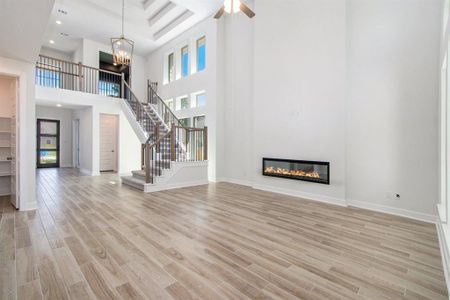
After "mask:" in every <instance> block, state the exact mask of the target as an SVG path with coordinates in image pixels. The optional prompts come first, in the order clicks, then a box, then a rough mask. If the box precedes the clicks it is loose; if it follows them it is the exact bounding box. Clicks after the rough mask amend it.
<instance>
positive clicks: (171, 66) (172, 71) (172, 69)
mask: <svg viewBox="0 0 450 300" xmlns="http://www.w3.org/2000/svg"><path fill="white" fill-rule="evenodd" d="M167 66H168V76H167V78H168V80H169V82H172V81H174V80H175V63H174V56H173V53H170V54H169V56H168V58H167Z"/></svg>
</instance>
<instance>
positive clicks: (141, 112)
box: [122, 80, 161, 143]
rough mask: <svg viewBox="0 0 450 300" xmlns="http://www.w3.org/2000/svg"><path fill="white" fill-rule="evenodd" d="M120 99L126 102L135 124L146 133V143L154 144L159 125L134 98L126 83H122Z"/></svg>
mask: <svg viewBox="0 0 450 300" xmlns="http://www.w3.org/2000/svg"><path fill="white" fill-rule="evenodd" d="M122 90H123V95H122V98H123V99H124V100H125V101H126V103H127V104H128V106H129V107H130V109H131V111H132V112H133V114H134V116H135V118H136V122H138V123H139V125H140V126H141V128H142V129H143V130H144V131H145V132H146V133H147V137H148V139H147V143H152V142H156V139H157V137H156V135H157V134H158V132H159V131H160V127H161V124H159V123H157V122H155V121H154V119H153V118H152V117H151V116H150V113H149V112H148V110H147V109H146V107H145V106H144V104H143V103H141V102H140V101H139V99H138V98H137V97H136V96H135V94H134V93H133V91H132V90H131V88H130V86H129V85H128V83H126V82H125V80H124V81H122Z"/></svg>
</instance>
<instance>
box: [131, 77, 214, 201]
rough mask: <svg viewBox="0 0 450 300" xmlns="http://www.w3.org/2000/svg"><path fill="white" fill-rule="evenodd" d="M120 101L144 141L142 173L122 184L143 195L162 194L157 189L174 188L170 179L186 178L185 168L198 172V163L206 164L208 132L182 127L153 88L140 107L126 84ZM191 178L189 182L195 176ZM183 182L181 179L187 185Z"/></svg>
mask: <svg viewBox="0 0 450 300" xmlns="http://www.w3.org/2000/svg"><path fill="white" fill-rule="evenodd" d="M123 98H124V100H125V102H126V103H127V105H128V107H129V108H130V109H131V111H132V112H133V115H134V117H135V119H136V122H137V123H138V124H139V126H140V127H141V129H142V130H143V131H144V132H145V136H146V138H147V140H146V142H145V143H144V144H143V145H142V155H141V166H142V168H141V170H135V171H133V172H132V175H131V176H123V177H122V183H123V184H126V185H129V186H131V187H134V188H137V189H140V190H142V191H144V192H151V191H156V190H161V189H162V188H161V187H160V186H161V185H164V184H166V185H167V184H168V183H170V184H172V186H177V184H175V185H174V182H170V179H172V178H173V177H175V175H177V176H179V177H183V176H184V177H185V175H188V176H189V174H188V173H189V172H186V170H185V169H186V168H192V167H197V168H198V166H199V165H200V166H201V164H198V162H203V161H206V160H207V128H206V127H205V128H186V127H184V126H182V124H181V122H180V121H179V120H178V119H177V117H176V116H175V114H174V113H173V112H172V111H171V110H170V108H169V107H168V106H167V105H166V104H165V102H164V101H163V100H162V99H161V98H160V97H159V96H158V94H157V92H156V85H155V84H151V83H150V82H149V84H148V101H147V102H146V103H142V102H140V101H139V100H138V99H137V98H136V96H135V95H134V94H133V92H132V90H131V89H130V87H129V86H128V85H127V83H126V82H125V83H124V95H123ZM193 163H194V164H193ZM195 163H197V164H195ZM203 165H204V164H203ZM184 173H187V174H184ZM197 173H198V171H196V174H197ZM197 175H198V174H197ZM190 177H191V178H189V179H192V177H195V175H194V176H190ZM184 179H186V178H181V180H182V181H184V182H186V180H184ZM191 182H192V180H191ZM179 185H180V184H178V186H179Z"/></svg>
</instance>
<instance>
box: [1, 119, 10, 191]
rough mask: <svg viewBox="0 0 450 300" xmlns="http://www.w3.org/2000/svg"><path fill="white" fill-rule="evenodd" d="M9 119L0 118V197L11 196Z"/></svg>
mask: <svg viewBox="0 0 450 300" xmlns="http://www.w3.org/2000/svg"><path fill="white" fill-rule="evenodd" d="M11 123H12V120H11V118H5V117H0V195H1V196H5V195H10V194H11V161H10V160H8V157H11V138H12V133H11V128H12V124H11Z"/></svg>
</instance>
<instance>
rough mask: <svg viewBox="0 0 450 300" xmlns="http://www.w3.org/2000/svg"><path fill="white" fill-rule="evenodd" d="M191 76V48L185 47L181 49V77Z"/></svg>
mask: <svg viewBox="0 0 450 300" xmlns="http://www.w3.org/2000/svg"><path fill="white" fill-rule="evenodd" d="M188 75H189V47H188V46H184V47H183V48H181V76H183V77H186V76H188Z"/></svg>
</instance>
